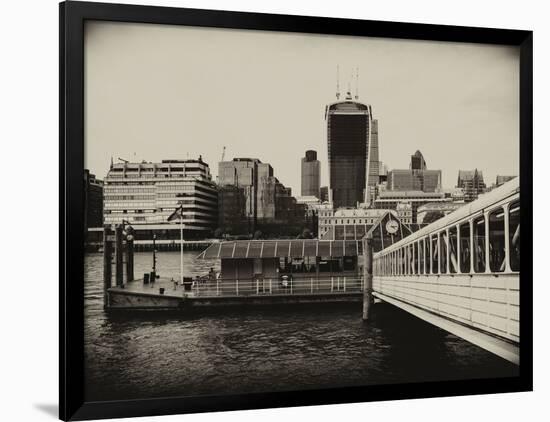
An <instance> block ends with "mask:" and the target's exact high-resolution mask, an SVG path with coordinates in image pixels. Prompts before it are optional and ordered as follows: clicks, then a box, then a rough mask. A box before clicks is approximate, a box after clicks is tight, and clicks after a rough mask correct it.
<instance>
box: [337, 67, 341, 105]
mask: <svg viewBox="0 0 550 422" xmlns="http://www.w3.org/2000/svg"><path fill="white" fill-rule="evenodd" d="M336 99H337V100H339V99H340V65H338V64H337V65H336Z"/></svg>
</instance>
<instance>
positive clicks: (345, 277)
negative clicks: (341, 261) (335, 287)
mask: <svg viewBox="0 0 550 422" xmlns="http://www.w3.org/2000/svg"><path fill="white" fill-rule="evenodd" d="M345 291H346V277H344V292H345Z"/></svg>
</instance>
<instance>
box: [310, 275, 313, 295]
mask: <svg viewBox="0 0 550 422" xmlns="http://www.w3.org/2000/svg"><path fill="white" fill-rule="evenodd" d="M310 281H311V293H312V294H313V278H310Z"/></svg>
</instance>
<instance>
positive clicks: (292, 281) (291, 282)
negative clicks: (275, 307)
mask: <svg viewBox="0 0 550 422" xmlns="http://www.w3.org/2000/svg"><path fill="white" fill-rule="evenodd" d="M293 284H294V280H293V279H291V280H290V294H292V285H293Z"/></svg>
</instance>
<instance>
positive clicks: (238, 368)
mask: <svg viewBox="0 0 550 422" xmlns="http://www.w3.org/2000/svg"><path fill="white" fill-rule="evenodd" d="M196 255H197V254H196V253H195V252H187V253H185V265H186V269H187V273H188V274H189V275H197V274H204V273H206V272H207V271H208V269H209V268H210V267H215V268H216V269H218V267H217V266H216V262H215V261H195V260H194V257H195V256H196ZM157 265H158V269H159V273H160V274H161V275H162V276H167V277H174V278H176V279H177V278H179V265H180V255H179V253H178V252H162V253H159V254H158V264H157ZM150 266H151V253H137V254H136V256H135V268H136V270H135V274H136V277H138V275H140V274H142V273H143V272H147V271H149V269H150ZM102 271H103V267H102V256H101V255H100V254H89V255H87V256H86V261H85V375H86V400H114V399H133V398H148V397H167V396H178V395H198V394H199V395H200V394H224V393H246V392H265V391H276V390H296V389H306V388H323V387H336V386H351V385H365V384H380V383H401V382H419V381H430V380H450V379H464V378H485V377H500V376H514V375H517V368H516V367H515V366H514V365H512V364H509V363H508V362H506V361H504V360H502V359H500V358H498V357H495V356H493V355H491V354H490V353H488V352H486V351H484V350H482V349H480V348H478V347H476V346H473V345H471V344H469V343H467V342H465V341H463V340H461V339H459V338H457V337H455V336H453V335H451V334H447V333H445V332H443V331H441V330H439V329H437V328H435V327H433V326H431V325H429V324H426V323H424V322H422V321H420V320H418V319H416V318H414V317H412V316H410V315H408V314H406V313H404V312H402V311H400V310H397V309H395V308H394V307H391V306H389V305H376V306H375V308H374V309H375V310H374V315H373V319H372V320H371V321H369V323H368V324H366V323H363V322H362V320H361V306H360V305H359V304H354V305H347V306H339V307H328V308H325V307H319V306H317V307H308V308H302V307H290V308H283V309H281V308H278V309H257V310H253V311H246V312H243V311H238V312H237V311H227V310H226V311H224V312H223V313H209V314H203V315H200V316H189V315H181V314H177V313H176V314H174V313H171V314H162V313H141V314H131V313H128V314H116V315H108V314H106V313H105V312H104V310H103V292H102Z"/></svg>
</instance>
